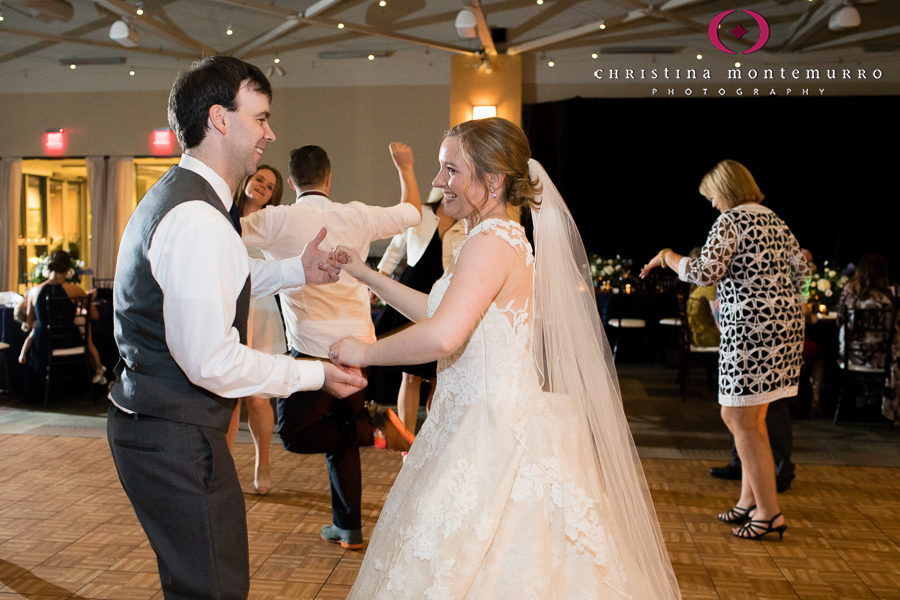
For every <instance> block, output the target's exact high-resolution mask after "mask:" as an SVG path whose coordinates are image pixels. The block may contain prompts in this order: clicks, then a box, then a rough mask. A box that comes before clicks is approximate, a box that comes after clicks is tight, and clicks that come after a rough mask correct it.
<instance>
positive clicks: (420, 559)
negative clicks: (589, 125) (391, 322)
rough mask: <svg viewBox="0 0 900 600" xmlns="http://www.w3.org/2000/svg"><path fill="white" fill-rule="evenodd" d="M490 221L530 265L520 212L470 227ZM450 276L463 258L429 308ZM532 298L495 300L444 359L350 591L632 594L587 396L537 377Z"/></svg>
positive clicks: (573, 598) (440, 596) (431, 597)
mask: <svg viewBox="0 0 900 600" xmlns="http://www.w3.org/2000/svg"><path fill="white" fill-rule="evenodd" d="M482 232H485V233H487V234H488V235H496V236H498V237H500V238H501V239H503V240H506V241H507V242H508V243H509V244H510V245H511V246H512V247H513V248H514V249H515V250H516V252H517V254H518V255H519V256H521V260H522V263H521V264H522V268H523V269H529V270H531V269H532V268H533V257H532V251H531V246H530V244H529V243H528V241H527V238H526V237H525V233H524V230H523V229H522V228H521V227H520V226H519V225H517V224H514V223H512V222H511V221H503V220H495V219H492V220H487V221H484V222H482V223H480V224H479V225H478V226H476V227H475V228H474V229H473V230H472V231H471V232H470V233H469V235H468V237H467V238H466V239H467V240H469V239H472V237H473V236H475V235H478V234H479V233H482ZM463 246H464V245H463ZM463 246H461V247H460V249H461V248H462V247H463ZM460 249H458V250H457V253H458V252H459V251H460ZM457 255H458V254H457ZM452 278H453V265H451V266H450V268H449V269H448V271H447V272H446V273H445V274H444V276H443V277H442V278H441V279H439V280H438V281H437V282H436V283H435V285H434V287H433V289H432V291H431V294H430V295H429V298H428V315H429V316H431V315H433V314H434V312H435V310H436V309H437V307H438V305H439V304H440V302H441V298H442V297H443V295H444V293H445V292H446V290H447V288H448V287H449V286H450V282H451V281H452ZM530 306H531V298H530V297H526V296H524V295H523V296H522V297H521V298H513V299H511V300H510V301H509V303H508V304H507V305H505V306H497V305H496V304H492V305H491V306H490V308H489V309H488V310H487V312H486V313H485V314H484V316H483V318H482V319H481V321H480V322H479V323H478V324H477V326H476V327H475V329H474V331H473V332H472V334H471V336H470V337H469V338H468V340H467V341H466V343H465V344H463V346H462V347H460V348H459V349H458V350H457V351H456V352H455V353H454V354H453V355H452V356H450V357H448V358H445V359H443V360H441V361H439V362H438V383H437V389H436V392H435V395H434V400H433V402H432V409H431V412H430V413H429V415H428V418H427V419H426V421H425V423H424V425H423V427H422V429H421V432H420V433H419V435H418V436H417V438H416V441H415V443H414V444H413V447H412V449H411V450H410V453H409V455H408V457H407V459H406V462H405V464H404V465H403V468H402V469H401V471H400V473H399V475H398V476H397V479H396V481H395V483H394V486H393V488H392V489H391V492H390V494H389V496H388V498H387V501H386V502H385V505H384V508H383V510H382V512H381V517H380V518H379V520H378V524H377V525H376V527H375V531H374V533H373V535H372V539H371V543H370V544H369V546H368V548H367V550H366V555H365V559H364V561H363V564H362V567H361V569H360V572H359V576H358V579H357V581H356V584H355V585H354V587H353V590H352V592H351V594H350V598H356V599H366V600H374V599H377V598H391V599H396V598H409V599H412V598H416V599H419V598H425V599H428V600H444V599H454V600H456V599H461V598H469V599H476V598H477V599H494V598H496V599H499V598H516V599H522V600H524V599H531V598H533V599H535V600H550V599H560V600H562V599H565V600H597V599H600V598H627V597H631V596H630V595H629V593H628V589H629V585H628V582H627V581H625V574H624V570H623V568H622V565H621V563H620V562H619V560H618V556H619V553H618V551H617V547H616V545H617V540H615V539H613V533H612V531H611V530H610V529H609V528H608V527H607V526H606V524H607V523H608V519H607V510H606V507H607V503H608V502H610V498H609V493H608V492H609V491H610V490H609V489H608V487H607V483H605V482H604V481H603V480H602V475H601V473H600V470H599V469H598V468H597V467H596V466H595V465H596V458H595V457H594V455H593V454H592V452H591V442H590V437H589V436H590V433H589V431H588V429H587V427H586V425H585V423H584V422H583V421H584V419H583V418H582V417H581V410H580V409H579V408H578V407H577V406H574V403H573V402H572V401H570V400H569V398H568V397H567V396H562V395H555V394H549V393H545V392H543V391H541V384H540V379H539V374H538V372H537V369H536V367H535V361H534V357H533V354H532V323H531V308H530ZM630 543H640V541H639V540H635V541H633V542H630Z"/></svg>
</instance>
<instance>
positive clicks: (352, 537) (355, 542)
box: [322, 525, 363, 550]
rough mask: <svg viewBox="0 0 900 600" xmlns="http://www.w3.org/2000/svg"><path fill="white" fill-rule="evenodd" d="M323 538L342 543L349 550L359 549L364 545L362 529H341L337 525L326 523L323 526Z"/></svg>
mask: <svg viewBox="0 0 900 600" xmlns="http://www.w3.org/2000/svg"><path fill="white" fill-rule="evenodd" d="M322 539H323V540H325V541H326V542H332V543H334V544H340V545H341V547H343V548H346V549H347V550H359V549H360V548H362V545H363V543H362V542H363V538H362V530H361V529H341V528H340V527H338V526H337V525H326V526H325V527H323V528H322Z"/></svg>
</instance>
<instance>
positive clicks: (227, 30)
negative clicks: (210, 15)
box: [225, 25, 234, 35]
mask: <svg viewBox="0 0 900 600" xmlns="http://www.w3.org/2000/svg"><path fill="white" fill-rule="evenodd" d="M233 33H234V29H232V28H231V25H229V26H228V27H226V28H225V35H232V34H233Z"/></svg>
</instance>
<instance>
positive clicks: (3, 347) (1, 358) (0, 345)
mask: <svg viewBox="0 0 900 600" xmlns="http://www.w3.org/2000/svg"><path fill="white" fill-rule="evenodd" d="M9 347H10V346H9V344H7V343H6V342H0V371H2V373H3V380H2V381H0V385H2V386H3V387H0V393H3V394H9V364H8V363H7V361H8V360H9V357H8V356H7V355H6V353H7V352H8V351H9Z"/></svg>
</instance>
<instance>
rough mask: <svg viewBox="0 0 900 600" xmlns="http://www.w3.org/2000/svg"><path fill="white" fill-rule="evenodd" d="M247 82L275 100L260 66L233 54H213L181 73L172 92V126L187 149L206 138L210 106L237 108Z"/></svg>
mask: <svg viewBox="0 0 900 600" xmlns="http://www.w3.org/2000/svg"><path fill="white" fill-rule="evenodd" d="M245 82H246V84H247V85H248V86H249V88H250V89H251V90H252V91H254V92H259V93H260V94H265V95H266V96H268V98H269V100H270V101H271V100H272V86H271V85H270V84H269V80H268V79H266V76H265V75H264V74H263V72H262V71H260V70H259V68H258V67H256V66H254V65H251V64H250V63H246V62H244V61H242V60H240V59H237V58H234V57H233V56H209V57H207V58H204V59H202V60H198V61H196V62H195V63H194V64H193V65H191V68H190V69H188V70H187V71H184V72H182V73H180V74H179V75H178V78H177V79H176V80H175V83H174V84H172V91H171V92H170V93H169V109H168V116H169V127H171V128H172V131H174V132H175V136H176V137H177V138H178V143H179V144H181V147H182V148H183V149H185V150H186V149H188V148H194V147H196V146H199V145H200V142H202V141H203V138H205V137H206V130H207V118H208V116H209V109H210V107H212V106H214V105H216V104H219V105H221V106H224V107H225V109H226V110H229V111H235V110H237V108H238V106H237V94H238V91H239V90H240V89H241V86H242V85H244V84H245Z"/></svg>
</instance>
